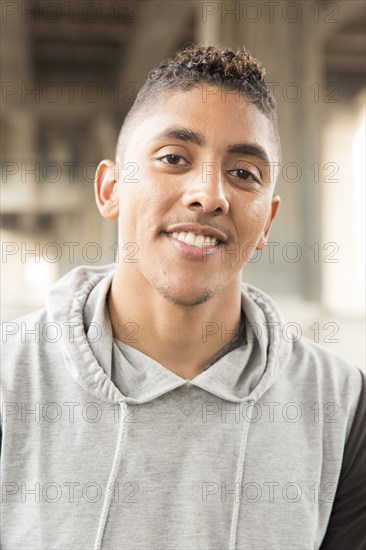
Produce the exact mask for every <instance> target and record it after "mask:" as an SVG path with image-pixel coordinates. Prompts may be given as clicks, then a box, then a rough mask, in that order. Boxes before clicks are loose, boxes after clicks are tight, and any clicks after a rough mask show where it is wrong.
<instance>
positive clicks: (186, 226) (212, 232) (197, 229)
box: [166, 223, 227, 248]
mask: <svg viewBox="0 0 366 550" xmlns="http://www.w3.org/2000/svg"><path fill="white" fill-rule="evenodd" d="M181 231H185V232H187V233H189V232H190V231H191V232H192V233H194V234H195V235H209V236H210V237H215V239H217V240H219V241H221V242H223V243H226V241H227V237H226V235H225V234H224V233H222V232H221V231H219V230H218V229H214V228H213V227H210V226H209V225H199V224H196V223H182V224H177V225H172V226H170V227H168V228H167V229H166V233H180V232H181ZM188 246H190V245H188ZM195 248H197V247H195ZM214 248H217V247H214Z"/></svg>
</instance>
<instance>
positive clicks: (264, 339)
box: [46, 264, 292, 404]
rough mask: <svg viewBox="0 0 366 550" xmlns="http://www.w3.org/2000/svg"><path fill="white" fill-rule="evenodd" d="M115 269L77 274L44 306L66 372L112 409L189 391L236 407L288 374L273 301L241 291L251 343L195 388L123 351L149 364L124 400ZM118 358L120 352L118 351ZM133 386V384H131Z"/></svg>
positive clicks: (131, 352)
mask: <svg viewBox="0 0 366 550" xmlns="http://www.w3.org/2000/svg"><path fill="white" fill-rule="evenodd" d="M114 270H115V264H110V265H105V266H100V267H89V266H81V267H77V268H75V269H73V270H72V271H70V272H69V273H68V274H67V275H65V276H64V277H62V278H61V279H59V280H58V281H57V283H56V284H55V285H54V286H53V287H52V288H51V290H50V292H49V294H48V296H47V298H46V309H47V313H48V316H49V318H50V320H51V322H54V323H57V325H58V327H59V328H60V329H61V331H60V332H61V334H62V338H61V340H60V344H61V348H62V351H63V354H64V358H65V361H66V366H67V368H68V370H69V372H70V374H71V376H72V377H73V378H74V380H75V381H76V382H77V383H78V384H80V385H81V386H82V387H83V388H84V389H85V390H86V391H88V392H89V393H91V394H93V395H94V396H95V397H97V398H98V399H101V400H102V401H109V402H111V403H113V404H115V403H120V402H125V403H131V404H139V403H145V402H147V401H150V400H152V399H155V398H156V397H158V396H160V395H162V394H163V393H166V392H168V391H171V390H173V389H175V388H177V387H179V386H181V385H184V384H193V385H195V386H197V387H199V388H201V389H203V390H206V391H208V392H210V393H212V394H213V395H216V396H217V397H220V398H222V399H224V400H227V401H231V402H242V401H247V400H253V401H257V400H258V399H259V398H260V397H261V396H262V395H263V393H264V392H265V391H266V390H267V389H268V388H269V387H270V386H271V385H272V384H273V382H274V381H275V380H276V378H277V376H278V375H279V373H280V371H281V370H282V369H283V368H285V366H286V363H287V361H288V359H289V357H290V355H291V351H292V342H291V341H290V339H291V335H290V337H289V336H288V334H287V332H286V339H285V338H283V324H284V323H283V320H282V317H281V315H280V313H279V311H278V309H277V307H276V305H275V303H274V302H273V300H272V299H271V298H270V297H269V296H268V295H267V294H265V293H264V292H263V291H261V290H259V289H258V288H256V287H254V286H252V285H249V284H246V283H242V284H241V305H242V309H243V311H244V314H245V320H246V342H245V343H244V344H243V345H241V346H240V347H239V348H236V349H234V350H233V351H231V352H229V353H228V354H226V355H224V357H222V358H221V359H219V360H218V361H217V362H216V363H214V364H213V365H212V366H211V367H210V368H208V369H206V370H204V371H203V372H201V373H200V374H199V375H197V376H196V377H195V378H193V379H192V380H184V379H183V378H181V377H180V376H177V375H176V374H174V373H173V372H171V371H169V370H168V369H166V368H164V367H162V366H161V365H159V364H158V363H157V362H156V361H154V360H153V359H150V358H147V356H146V355H144V354H143V353H141V352H139V351H138V350H136V349H134V348H132V347H130V346H127V345H125V346H124V345H123V344H122V346H121V345H120V346H119V349H122V350H123V355H122V353H120V355H119V360H122V362H126V365H129V364H130V362H136V363H139V362H144V364H145V365H146V362H147V363H148V367H149V368H146V369H144V378H143V379H141V377H140V378H139V380H138V384H136V386H135V387H133V388H131V380H130V381H129V388H130V390H131V391H130V392H128V395H126V394H124V393H123V391H121V389H118V388H117V387H116V385H115V384H114V383H113V382H112V380H111V370H112V355H113V333H112V327H111V323H110V319H109V315H108V309H107V305H106V297H107V294H108V291H109V289H110V286H111V282H112V278H113V274H114ZM117 353H118V350H117ZM132 382H134V381H132Z"/></svg>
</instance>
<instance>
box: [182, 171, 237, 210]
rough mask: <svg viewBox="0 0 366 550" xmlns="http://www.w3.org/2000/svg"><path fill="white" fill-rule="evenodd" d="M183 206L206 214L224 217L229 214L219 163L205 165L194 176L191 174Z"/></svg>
mask: <svg viewBox="0 0 366 550" xmlns="http://www.w3.org/2000/svg"><path fill="white" fill-rule="evenodd" d="M183 204H184V206H186V207H187V208H189V209H190V210H202V211H203V212H204V213H214V214H216V215H219V214H221V215H224V214H226V213H227V212H228V210H229V202H228V199H227V197H226V193H225V186H224V179H223V177H222V172H221V168H220V167H219V166H218V164H217V163H214V162H206V163H203V164H202V167H201V169H200V170H197V173H196V174H195V175H194V176H193V174H192V172H191V173H190V174H189V176H188V183H187V189H186V191H185V193H184V196H183Z"/></svg>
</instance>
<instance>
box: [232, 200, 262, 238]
mask: <svg viewBox="0 0 366 550" xmlns="http://www.w3.org/2000/svg"><path fill="white" fill-rule="evenodd" d="M233 217H234V219H236V220H238V222H237V224H236V226H237V230H238V233H239V234H240V235H241V238H245V235H247V236H249V235H256V234H257V233H259V232H260V231H261V230H262V228H263V226H264V224H265V222H266V218H267V208H266V205H265V204H264V202H263V201H262V200H253V201H251V202H249V203H246V204H243V205H242V206H241V207H240V206H238V208H236V209H235V216H233Z"/></svg>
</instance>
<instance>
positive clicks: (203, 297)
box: [153, 280, 215, 307]
mask: <svg viewBox="0 0 366 550" xmlns="http://www.w3.org/2000/svg"><path fill="white" fill-rule="evenodd" d="M153 286H154V288H155V289H156V290H157V291H158V292H159V294H160V295H161V296H162V297H163V298H165V300H168V302H170V303H171V304H174V305H178V306H185V307H192V306H198V305H200V304H203V303H204V302H207V301H208V300H210V298H212V296H213V295H214V294H215V291H214V290H213V289H212V288H209V287H207V286H204V287H201V288H192V285H190V286H188V285H187V283H185V284H183V285H179V284H176V283H168V282H162V281H156V280H153Z"/></svg>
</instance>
